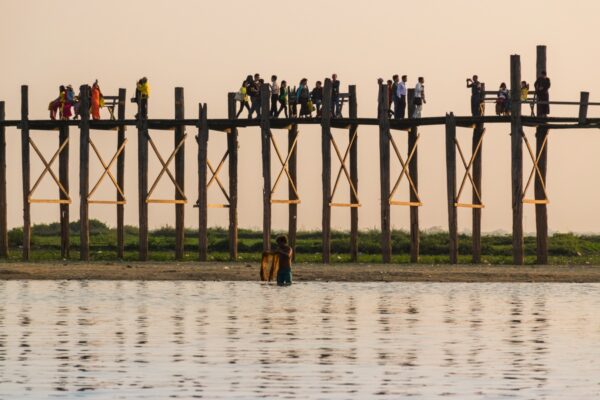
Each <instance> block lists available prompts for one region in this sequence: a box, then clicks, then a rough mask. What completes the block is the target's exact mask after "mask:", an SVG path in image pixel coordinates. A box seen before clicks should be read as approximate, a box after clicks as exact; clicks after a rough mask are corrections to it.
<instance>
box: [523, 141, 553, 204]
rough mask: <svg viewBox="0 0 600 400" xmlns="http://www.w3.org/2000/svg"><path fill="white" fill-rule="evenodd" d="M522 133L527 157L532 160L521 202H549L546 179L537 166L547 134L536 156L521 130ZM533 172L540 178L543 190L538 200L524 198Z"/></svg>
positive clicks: (544, 146)
mask: <svg viewBox="0 0 600 400" xmlns="http://www.w3.org/2000/svg"><path fill="white" fill-rule="evenodd" d="M522 135H523V139H524V140H525V145H527V151H528V152H529V157H531V161H533V167H532V168H531V173H530V174H529V179H527V184H526V185H525V188H524V189H523V195H522V198H523V203H528V204H548V203H550V201H549V200H548V193H547V192H546V180H545V179H544V177H543V175H542V171H540V167H539V162H540V157H541V156H542V154H543V153H544V149H545V148H546V143H547V142H548V135H546V136H545V137H544V141H543V142H542V146H541V147H540V151H539V153H538V154H537V156H535V155H534V153H533V149H532V148H531V145H530V144H529V140H527V136H526V135H525V132H522ZM534 174H537V176H538V178H539V179H540V183H541V184H542V190H543V191H544V198H543V199H540V200H538V199H526V198H525V194H526V193H527V189H528V188H529V185H530V184H531V180H532V179H533V175H534Z"/></svg>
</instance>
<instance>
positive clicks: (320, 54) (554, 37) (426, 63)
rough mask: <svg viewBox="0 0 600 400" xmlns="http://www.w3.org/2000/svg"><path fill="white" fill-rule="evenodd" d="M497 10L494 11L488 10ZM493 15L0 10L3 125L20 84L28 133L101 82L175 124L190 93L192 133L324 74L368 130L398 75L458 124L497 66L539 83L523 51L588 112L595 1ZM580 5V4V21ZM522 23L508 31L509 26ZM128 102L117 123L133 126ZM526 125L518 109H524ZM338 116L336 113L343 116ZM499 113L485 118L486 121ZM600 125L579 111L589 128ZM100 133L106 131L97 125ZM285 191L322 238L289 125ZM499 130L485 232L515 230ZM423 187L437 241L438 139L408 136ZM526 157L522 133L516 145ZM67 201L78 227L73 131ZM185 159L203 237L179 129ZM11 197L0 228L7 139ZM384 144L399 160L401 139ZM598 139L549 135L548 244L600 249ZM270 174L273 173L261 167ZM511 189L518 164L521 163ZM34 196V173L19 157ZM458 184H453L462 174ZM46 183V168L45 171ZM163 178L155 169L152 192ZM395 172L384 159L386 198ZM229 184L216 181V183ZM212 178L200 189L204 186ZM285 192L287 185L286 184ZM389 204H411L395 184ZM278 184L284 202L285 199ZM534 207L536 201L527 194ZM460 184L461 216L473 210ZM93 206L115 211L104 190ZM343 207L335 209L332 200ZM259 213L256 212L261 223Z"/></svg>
mask: <svg viewBox="0 0 600 400" xmlns="http://www.w3.org/2000/svg"><path fill="white" fill-rule="evenodd" d="M498 4H500V3H498ZM501 4H502V7H501V8H500V7H490V5H489V4H487V3H485V2H481V1H475V0H458V1H453V2H445V1H439V0H438V1H433V0H432V1H422V2H419V3H416V4H403V5H399V3H398V2H394V1H391V0H386V1H379V2H373V3H368V4H363V3H361V4H348V2H342V1H340V0H334V1H329V2H317V1H314V0H307V1H305V2H302V3H301V4H292V3H281V2H276V1H274V0H262V1H257V2H254V3H253V6H252V7H249V6H248V5H247V3H245V2H241V1H234V2H230V3H227V4H225V3H216V2H215V3H213V2H210V3H209V2H194V1H191V0H182V1H178V2H177V3H174V2H167V1H141V0H132V1H128V2H121V1H117V0H107V1H104V2H102V3H97V4H96V3H94V4H92V3H82V4H79V3H73V4H69V5H68V6H66V7H62V6H59V5H57V4H54V3H51V2H46V1H42V0H30V1H25V2H18V1H12V2H10V1H7V2H3V3H2V4H1V5H0V11H1V12H0V33H1V34H0V43H1V48H2V49H3V50H4V58H3V63H2V67H1V68H2V72H3V73H2V74H0V100H3V101H5V102H6V119H19V118H20V87H21V85H22V84H27V85H29V91H30V103H29V109H30V118H31V119H43V118H48V111H47V105H48V102H49V101H50V100H52V99H53V98H55V97H56V95H57V87H58V86H59V85H60V84H72V85H73V86H74V87H76V86H79V85H80V84H82V83H91V82H93V80H94V79H99V81H100V86H101V88H102V91H103V92H104V94H105V95H114V94H116V93H117V91H118V88H120V87H124V88H126V89H127V97H128V98H129V97H131V96H132V94H133V90H134V85H135V81H136V80H137V79H138V78H139V77H141V76H147V77H148V79H149V82H150V88H151V97H150V106H149V117H150V118H172V117H173V115H174V88H175V87H176V86H181V87H184V89H185V105H186V114H185V116H186V118H197V113H198V103H199V102H203V103H204V102H205V103H207V104H208V110H209V118H219V117H220V118H223V117H226V115H227V109H226V108H227V101H226V98H227V92H231V91H236V90H237V89H238V88H239V85H240V82H241V81H242V80H243V78H244V77H245V76H246V75H248V74H253V73H255V72H260V73H261V75H262V76H263V77H265V78H268V77H269V76H270V75H271V74H276V75H278V76H279V78H280V80H281V79H285V80H287V81H288V82H289V83H290V84H291V85H292V86H293V85H296V84H297V83H298V81H299V80H300V79H301V78H303V77H306V78H308V80H309V85H310V87H311V88H312V86H314V82H315V81H316V80H323V79H324V78H325V77H328V76H330V75H331V73H333V72H336V73H337V74H338V75H339V78H340V80H341V84H342V90H343V91H346V88H347V86H348V85H349V84H355V85H357V92H358V113H359V116H361V117H374V116H375V111H376V107H377V105H376V97H377V85H376V80H377V78H378V77H383V78H384V79H389V78H391V76H392V75H393V74H395V73H398V74H407V75H408V76H409V84H410V86H411V87H413V86H414V84H415V80H416V77H417V76H424V77H425V80H426V93H427V101H428V102H427V104H426V105H425V106H424V109H423V116H443V115H444V114H445V113H446V112H450V111H453V112H454V113H455V114H456V115H468V114H469V95H470V94H469V91H468V90H467V89H466V88H465V78H467V77H470V76H471V75H473V74H478V75H479V76H480V79H481V80H482V81H483V82H485V83H486V85H487V89H488V90H495V89H496V88H497V87H498V86H499V84H500V82H507V83H508V82H509V56H510V55H511V54H520V55H521V62H522V74H523V78H524V79H526V80H527V81H530V82H533V81H534V80H535V52H536V45H538V44H543V45H546V46H547V47H548V74H549V76H550V78H551V80H552V88H551V90H550V98H551V100H565V101H566V100H570V101H577V100H578V99H579V92H580V91H584V90H585V91H589V92H590V93H591V94H590V101H598V100H599V98H600V96H598V95H597V93H599V92H600V81H599V80H598V79H597V78H596V77H595V76H594V72H595V71H597V70H598V67H599V66H600V56H598V54H600V52H599V51H598V50H599V48H600V45H599V44H598V43H597V42H595V41H594V40H593V39H592V40H590V39H588V38H593V37H594V36H595V35H594V32H597V33H598V31H599V30H600V29H599V28H598V27H597V23H596V22H595V17H596V16H597V15H600V2H597V1H592V0H583V1H579V2H577V3H574V4H573V5H571V6H570V7H565V6H564V3H563V2H560V1H554V0H551V1H541V0H534V1H530V2H527V3H523V2H521V1H516V0H506V1H504V2H502V3H501ZM575 4H576V5H575ZM519 16H521V17H520V18H519ZM132 106H133V105H132V104H131V103H129V102H127V105H126V107H127V117H128V118H132V117H133V115H134V114H135V110H134V108H133V107H132ZM523 110H524V111H525V108H524V109H523ZM345 111H346V113H347V108H346V110H345ZM551 111H552V114H551V115H553V116H576V115H577V108H576V107H572V106H571V107H569V106H552V110H551ZM493 113H494V110H493V104H488V105H487V115H491V114H493ZM598 115H599V112H598V109H597V108H595V107H590V111H589V116H590V117H597V116H598ZM102 117H103V118H108V113H107V112H106V110H103V111H102ZM299 129H300V138H299V144H298V151H299V152H298V179H299V184H298V187H299V191H300V197H301V200H302V203H301V204H300V205H299V209H298V229H299V230H318V229H320V227H321V196H322V194H321V162H320V160H321V150H320V127H319V126H310V127H309V126H300V128H299ZM509 130H510V127H509V125H508V124H502V125H500V124H489V125H488V126H487V131H486V139H485V140H484V145H483V146H484V147H483V181H482V183H483V190H482V195H483V201H484V203H485V205H486V208H484V210H483V217H482V228H483V231H484V232H488V233H491V232H495V231H506V232H510V230H511V221H512V220H511V215H512V214H511V183H510V137H509V135H508V133H509ZM333 131H334V132H333V133H334V135H335V136H336V140H338V141H339V144H340V147H343V148H345V146H346V142H347V136H348V134H347V130H337V129H334V130H333ZM419 131H420V133H421V135H422V136H421V140H420V146H419V188H420V195H421V197H422V199H423V203H424V205H423V207H421V210H420V224H421V229H422V230H428V229H432V228H438V227H439V228H441V229H444V230H447V225H448V222H447V200H446V169H445V137H444V128H443V126H437V127H423V128H420V130H419ZM525 131H526V134H527V135H528V137H529V139H530V141H531V142H532V143H533V141H534V135H533V133H534V129H533V128H526V129H525ZM70 132H71V139H70V140H71V142H70V146H71V147H70V187H71V190H70V193H71V198H72V200H73V204H72V205H71V219H72V220H77V219H78V218H79V195H78V193H79V188H78V183H79V182H78V159H79V141H78V137H77V136H78V132H79V131H78V130H77V129H75V128H73V129H71V131H70ZM187 133H188V140H187V143H186V150H185V152H186V170H187V173H186V195H187V197H188V204H187V206H186V220H185V225H186V226H189V227H192V228H194V227H197V226H198V213H197V209H194V208H193V207H192V205H193V204H194V203H195V201H196V199H197V179H198V177H197V170H196V162H197V144H196V142H195V140H194V138H193V136H195V135H196V134H197V129H196V128H192V127H188V128H187ZM126 134H127V137H128V139H129V143H128V145H127V149H126V168H125V171H126V179H125V182H126V183H125V194H126V197H127V200H128V204H127V205H126V206H125V223H126V224H128V225H136V226H137V222H138V216H137V139H136V136H137V131H136V130H135V129H134V128H133V127H130V128H129V129H128V131H127V133H126ZM273 134H274V135H275V139H276V140H277V142H278V144H279V145H280V147H282V146H284V144H285V143H287V134H286V131H284V130H273ZM151 135H152V136H153V138H156V139H157V143H158V145H159V147H160V150H161V154H163V156H166V155H168V154H170V152H171V150H172V147H173V138H172V135H171V132H170V131H162V132H159V131H151ZM6 136H7V169H8V176H7V184H8V193H7V197H8V213H9V227H15V226H20V225H22V184H21V174H20V170H21V166H20V162H21V156H20V154H21V146H20V135H19V131H18V130H16V129H14V128H7V133H6ZM31 136H32V138H33V139H34V140H35V141H36V143H37V144H38V145H39V146H40V148H41V149H42V152H43V153H44V155H45V156H46V158H49V157H50V156H51V155H52V154H54V152H55V151H56V149H57V143H58V135H57V132H56V131H49V132H41V131H32V133H31ZM394 136H395V138H396V140H397V142H398V144H399V145H400V147H401V149H402V151H403V152H405V151H406V134H405V133H404V132H395V133H394ZM471 136H472V130H471V129H459V130H458V137H459V140H460V141H461V144H462V146H463V149H465V150H466V151H467V152H468V153H469V154H470V147H471ZM92 138H93V140H94V142H95V143H96V144H97V145H98V147H99V148H100V151H101V152H102V155H103V157H104V158H105V159H107V158H108V159H110V157H111V156H112V154H113V153H114V151H115V150H116V133H115V132H113V131H109V132H98V131H93V132H92ZM239 144H240V150H239V154H240V162H239V178H238V179H239V209H238V214H239V225H240V228H250V229H254V228H255V229H261V226H262V212H261V211H260V210H262V176H261V163H260V158H261V153H260V130H259V129H258V128H244V129H240V139H239ZM599 147H600V137H599V136H598V131H597V130H595V129H588V130H581V131H576V130H568V131H566V130H565V131H563V130H561V131H551V132H550V137H549V152H548V180H547V185H548V195H549V199H550V204H549V206H548V215H549V229H550V231H551V232H559V231H560V232H600V213H598V212H594V211H595V210H596V208H597V207H599V205H600V190H598V189H597V188H596V187H595V185H593V184H590V183H593V182H595V178H596V175H597V173H596V171H600V161H598V160H597V159H598V157H597V156H596V151H595V150H596V149H597V148H599ZM224 150H225V134H223V133H220V132H214V131H211V135H210V142H209V158H210V160H211V161H212V162H213V163H217V162H218V160H219V159H220V158H221V156H222V155H223V152H224ZM372 154H378V128H377V127H360V128H359V139H358V157H359V160H358V162H359V198H360V201H361V203H362V204H363V206H362V207H361V208H360V209H359V226H360V229H372V228H375V229H379V225H380V209H379V160H378V157H372V156H371V155H372ZM272 156H273V158H272V174H273V176H274V177H275V176H277V173H278V172H279V169H278V165H279V163H278V160H277V158H276V155H275V154H273V155H272ZM523 159H524V179H525V180H526V179H527V177H528V175H529V171H530V169H531V161H530V159H529V155H528V153H527V151H526V148H525V147H524V155H523ZM31 160H32V169H31V179H32V183H33V182H34V181H35V179H36V178H37V176H38V175H39V173H40V172H41V170H42V164H41V162H40V161H39V159H37V156H36V155H35V153H34V152H33V151H32V152H31ZM337 165H338V162H337V157H336V156H335V153H334V152H333V151H332V171H333V174H334V175H335V174H336V173H337ZM458 165H459V168H458V172H457V174H458V178H459V179H460V178H461V177H462V171H463V170H462V165H461V164H460V162H459V164H458ZM54 168H55V170H57V169H58V162H56V163H55V165H54ZM115 170H116V169H115ZM159 171H160V164H159V162H158V160H157V159H156V158H155V156H154V154H153V153H152V151H151V152H150V169H149V182H150V184H151V183H152V182H153V180H154V178H155V177H156V175H157V174H158V172H159ZM100 172H101V169H100V164H99V162H98V160H97V159H96V158H95V155H94V154H93V152H92V153H91V173H90V184H91V185H93V184H95V182H96V180H97V179H98V177H99V174H100ZM398 173H399V163H398V162H397V161H396V160H395V158H394V156H393V154H392V172H391V176H392V182H394V181H395V178H396V177H397V175H398ZM221 176H222V177H223V178H224V182H227V178H226V176H227V168H226V167H225V168H224V169H223V171H222V172H221ZM209 177H210V175H209ZM169 182H170V181H169V180H168V178H167V177H163V179H162V180H161V184H160V185H159V187H158V189H157V191H158V193H157V194H158V195H159V196H160V197H162V198H165V197H169V196H172V195H173V188H172V185H169ZM283 183H285V182H283ZM344 183H345V181H344V180H343V178H342V180H341V183H340V188H339V190H338V193H337V195H336V198H337V199H343V200H344V201H347V199H348V190H347V187H346V186H344ZM403 183H404V184H403V186H402V190H401V192H400V193H398V197H399V198H400V197H402V198H406V196H407V194H408V190H407V186H406V181H405V180H403ZM286 186H287V185H285V184H280V190H282V193H283V194H284V195H287V187H286ZM530 190H531V191H532V188H530ZM470 192H471V190H470V187H469V185H468V184H467V186H466V187H465V193H464V194H463V196H465V195H466V196H467V197H464V198H463V200H468V201H470ZM36 194H37V196H38V197H40V195H41V196H43V197H55V196H57V195H58V189H57V188H56V185H54V183H53V182H52V180H51V179H50V177H49V176H46V178H45V179H44V181H43V182H42V184H41V185H40V187H39V188H38V190H37V191H36ZM97 196H98V198H111V199H112V198H114V188H113V187H112V185H111V183H110V181H109V180H106V182H105V183H104V184H103V186H102V187H101V188H100V189H99V191H98V193H97ZM337 196H339V197H337ZM221 201H222V199H221V197H220V192H219V190H218V188H217V187H216V186H211V188H210V191H209V202H221ZM31 209H32V223H33V224H35V223H48V222H55V221H58V219H59V211H58V206H57V205H39V204H33V205H32V207H31ZM524 209H525V213H524V229H525V231H526V232H533V231H534V230H535V211H534V208H533V206H531V205H524ZM257 210H258V211H257ZM174 213H175V211H174V207H173V206H165V205H156V204H150V206H149V221H150V227H151V228H156V227H160V226H164V225H173V224H174ZM408 215H409V211H408V209H407V208H406V207H392V226H393V228H394V229H405V230H406V229H408ZM470 215H471V213H470V210H460V211H459V229H460V230H461V231H465V232H466V231H470V226H471V216H470ZM90 217H91V218H97V219H100V220H102V221H104V222H106V223H107V224H108V225H110V226H114V225H115V223H116V210H115V207H114V206H105V205H92V206H91V207H90ZM227 217H228V213H227V211H226V210H215V209H211V210H209V225H210V226H226V225H227ZM349 219H350V217H349V211H348V210H347V209H338V208H334V209H333V211H332V226H333V228H334V229H339V230H347V229H349ZM286 227H287V207H285V206H282V205H277V204H274V205H273V228H274V229H285V228H286Z"/></svg>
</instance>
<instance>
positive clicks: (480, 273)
mask: <svg viewBox="0 0 600 400" xmlns="http://www.w3.org/2000/svg"><path fill="white" fill-rule="evenodd" d="M258 271H259V265H258V263H228V262H220V263H215V262H210V263H192V262H185V263H174V262H164V263H158V262H145V263H136V262H129V263H126V262H123V263H108V262H92V263H77V262H72V263H58V262H57V263H0V280H16V279H35V280H62V279H67V280H68V279H75V280H148V281H157V280H197V281H257V280H258V279H259V275H258ZM293 275H294V281H297V282H301V281H304V282H307V281H339V282H600V266H589V265H586V266H525V267H516V266H489V265H459V266H452V265H425V264H419V265H406V264H402V265H381V264H334V265H323V264H312V263H310V264H295V265H294V267H293Z"/></svg>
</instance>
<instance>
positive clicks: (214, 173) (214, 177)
mask: <svg viewBox="0 0 600 400" xmlns="http://www.w3.org/2000/svg"><path fill="white" fill-rule="evenodd" d="M228 156H229V150H226V151H225V154H223V157H222V158H221V161H219V164H218V165H217V169H214V168H213V166H212V164H211V163H210V160H208V159H206V165H208V168H209V169H210V173H211V174H212V176H211V177H210V180H209V181H208V183H207V184H206V190H207V191H208V188H209V187H210V185H211V184H212V183H213V182H214V181H216V182H217V185H219V188H220V189H221V192H222V193H223V195H224V196H225V198H226V199H227V204H207V207H208V208H227V207H229V203H230V202H231V200H230V199H229V194H228V193H227V190H225V185H223V182H221V180H220V179H219V172H221V168H222V167H223V165H225V160H227V157H228Z"/></svg>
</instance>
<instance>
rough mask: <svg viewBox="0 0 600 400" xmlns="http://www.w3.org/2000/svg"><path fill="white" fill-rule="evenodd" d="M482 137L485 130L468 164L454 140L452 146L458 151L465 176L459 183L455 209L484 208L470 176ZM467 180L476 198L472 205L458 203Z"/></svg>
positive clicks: (458, 144)
mask: <svg viewBox="0 0 600 400" xmlns="http://www.w3.org/2000/svg"><path fill="white" fill-rule="evenodd" d="M484 135H485V129H484V130H483V132H482V133H481V137H480V138H479V141H478V142H477V146H475V150H473V154H472V155H471V158H470V159H469V162H468V163H467V160H466V158H465V155H464V153H463V151H462V148H461V147H460V143H459V142H458V140H456V138H455V139H454V145H455V146H456V148H457V149H458V154H459V155H460V159H461V161H462V164H463V166H464V167H465V174H464V176H463V178H462V181H461V183H460V188H459V189H458V194H457V195H456V199H455V202H454V206H455V207H466V208H484V207H485V206H484V205H483V201H482V199H481V194H480V193H479V190H477V185H475V180H474V179H473V175H471V167H472V166H473V161H474V160H475V158H477V155H478V154H479V151H480V150H481V144H482V143H483V136H484ZM467 178H468V179H469V181H470V182H471V186H472V187H473V192H474V193H475V196H476V197H477V202H476V203H473V204H470V203H461V202H460V195H461V194H462V191H463V189H464V187H465V183H466V182H467Z"/></svg>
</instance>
